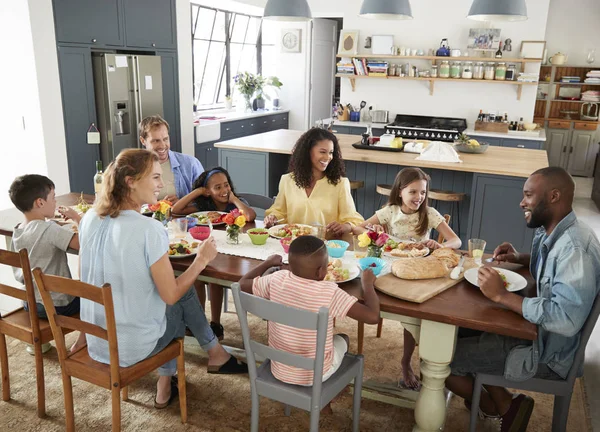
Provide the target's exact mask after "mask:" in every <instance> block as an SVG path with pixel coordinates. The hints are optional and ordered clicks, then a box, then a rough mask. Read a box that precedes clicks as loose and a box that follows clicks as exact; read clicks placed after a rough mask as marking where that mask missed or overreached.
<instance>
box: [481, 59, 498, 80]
mask: <svg viewBox="0 0 600 432" xmlns="http://www.w3.org/2000/svg"><path fill="white" fill-rule="evenodd" d="M495 73H496V67H495V65H494V63H486V65H485V69H484V75H483V77H484V78H485V79H486V80H493V79H494V74H495Z"/></svg>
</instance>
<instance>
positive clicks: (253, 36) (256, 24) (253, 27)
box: [245, 18, 261, 44]
mask: <svg viewBox="0 0 600 432" xmlns="http://www.w3.org/2000/svg"><path fill="white" fill-rule="evenodd" d="M260 21H261V20H260V18H250V22H249V24H248V32H247V33H246V41H245V42H246V43H248V44H255V43H256V42H257V41H258V32H259V30H260Z"/></svg>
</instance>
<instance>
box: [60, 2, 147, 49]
mask: <svg viewBox="0 0 600 432" xmlns="http://www.w3.org/2000/svg"><path fill="white" fill-rule="evenodd" d="M53 6H54V22H55V28H56V40H57V41H58V42H59V43H61V42H67V43H81V44H89V45H94V46H106V45H108V46H111V45H112V46H123V45H124V41H125V38H124V37H123V25H122V19H121V0H101V1H99V0H54V2H53ZM152 27H154V26H152Z"/></svg>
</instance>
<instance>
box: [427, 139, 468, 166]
mask: <svg viewBox="0 0 600 432" xmlns="http://www.w3.org/2000/svg"><path fill="white" fill-rule="evenodd" d="M416 160H422V161H431V162H450V163H462V160H460V158H459V157H458V153H456V150H454V149H453V148H452V146H451V145H450V144H448V143H445V142H441V141H433V142H431V143H430V144H429V145H428V146H427V148H425V149H424V150H423V151H422V152H421V155H420V156H419V157H417V159H416Z"/></svg>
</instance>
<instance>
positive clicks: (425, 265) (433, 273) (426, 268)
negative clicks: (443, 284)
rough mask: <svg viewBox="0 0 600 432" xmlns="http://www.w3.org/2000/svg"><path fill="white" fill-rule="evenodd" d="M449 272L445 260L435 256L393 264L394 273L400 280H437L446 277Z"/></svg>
mask: <svg viewBox="0 0 600 432" xmlns="http://www.w3.org/2000/svg"><path fill="white" fill-rule="evenodd" d="M448 272H449V270H448V267H447V266H446V263H445V260H441V259H438V258H436V257H433V256H430V257H427V258H406V259H401V260H397V261H394V263H393V264H392V273H393V274H394V276H396V277H399V278H400V279H410V280H417V279H435V278H440V277H444V276H446V275H447V274H448Z"/></svg>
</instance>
